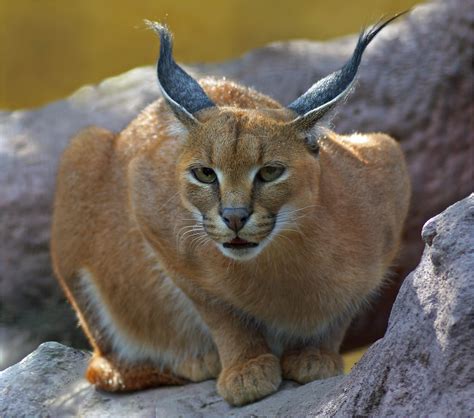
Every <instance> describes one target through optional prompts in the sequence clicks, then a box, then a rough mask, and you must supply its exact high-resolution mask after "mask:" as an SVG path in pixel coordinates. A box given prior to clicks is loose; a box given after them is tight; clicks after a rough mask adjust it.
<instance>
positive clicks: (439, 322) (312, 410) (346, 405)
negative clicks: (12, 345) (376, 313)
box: [0, 194, 474, 418]
mask: <svg viewBox="0 0 474 418" xmlns="http://www.w3.org/2000/svg"><path fill="white" fill-rule="evenodd" d="M423 240H424V242H425V244H426V245H425V251H424V254H423V258H422V261H421V263H420V265H419V266H418V267H417V269H416V270H415V271H414V272H413V273H412V274H410V275H409V277H408V278H407V280H405V282H404V283H403V285H402V288H401V290H400V292H399V294H398V297H397V300H396V302H395V305H394V307H393V311H392V314H391V316H390V322H389V327H388V330H387V333H386V335H385V337H384V338H383V339H381V340H379V341H378V342H376V343H375V344H374V345H373V346H372V347H371V348H370V349H369V350H368V351H367V352H366V354H365V355H364V357H363V358H362V360H361V361H360V362H359V363H358V364H357V365H356V366H355V367H354V368H353V369H352V371H351V372H350V373H349V374H348V375H347V376H339V377H335V378H331V379H326V380H321V381H316V382H312V383H309V384H307V385H304V386H300V385H297V384H295V383H293V382H284V384H283V385H282V387H281V388H280V390H279V391H278V392H277V393H276V394H274V395H272V396H270V397H268V398H265V399H263V400H261V401H259V402H256V403H254V404H251V405H247V406H244V407H241V408H232V407H230V406H229V405H228V404H226V402H225V401H224V400H222V399H221V398H220V397H219V396H218V395H217V393H216V390H215V382H214V381H207V382H203V383H199V384H190V385H185V386H179V387H164V388H158V389H152V390H147V391H142V392H136V393H130V394H121V395H118V394H109V393H103V392H98V391H96V390H94V388H93V387H92V386H91V385H89V384H88V383H87V382H86V381H85V380H84V378H83V375H84V371H85V368H86V364H87V360H88V359H89V358H90V354H89V353H88V352H85V351H81V350H77V349H73V348H68V347H65V346H63V345H61V344H58V343H53V342H50V343H44V344H42V345H41V346H40V347H39V348H38V349H37V350H36V351H34V352H33V353H32V354H30V355H29V356H28V357H26V358H25V359H24V360H23V361H21V362H20V363H18V364H16V365H14V366H12V367H10V368H8V369H6V370H4V371H3V372H0V397H1V398H0V416H2V417H5V418H9V417H18V416H88V417H116V416H137V417H141V416H157V417H168V416H192V417H201V416H341V417H346V416H472V415H473V413H474V286H473V284H474V283H473V272H474V194H473V195H471V196H469V197H468V198H466V199H464V200H462V201H461V202H459V203H456V204H455V205H453V206H451V207H450V208H448V209H447V210H446V211H445V212H443V213H442V214H441V215H439V216H437V217H435V218H433V219H431V220H430V221H429V222H428V223H427V224H426V225H425V227H424V228H423Z"/></svg>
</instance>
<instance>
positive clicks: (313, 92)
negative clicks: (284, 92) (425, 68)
mask: <svg viewBox="0 0 474 418" xmlns="http://www.w3.org/2000/svg"><path fill="white" fill-rule="evenodd" d="M405 13H406V12H403V13H399V14H397V15H395V16H393V17H391V18H390V19H387V20H381V21H380V22H379V23H377V24H375V25H374V26H373V27H372V28H370V29H369V30H367V31H363V32H362V33H361V34H360V36H359V40H358V42H357V45H356V47H355V49H354V52H353V54H352V57H351V58H350V60H349V61H348V62H347V63H346V64H345V65H344V66H343V67H342V68H341V69H340V70H337V71H335V72H334V73H332V74H330V75H328V76H327V77H325V78H323V79H321V80H319V81H318V82H317V83H315V84H313V85H312V86H311V87H310V88H309V90H308V91H307V92H306V93H304V94H303V95H302V96H300V97H299V98H298V99H296V100H295V101H294V102H292V103H291V104H290V105H288V109H291V110H293V111H294V112H295V113H297V114H298V115H299V116H298V117H297V119H296V120H299V123H302V124H306V125H308V126H310V125H312V124H314V123H315V122H316V121H317V120H319V119H320V118H321V117H322V116H323V115H324V114H326V113H327V112H328V111H329V110H331V109H332V108H333V107H334V106H335V105H336V104H337V103H338V102H339V101H340V100H341V99H342V98H344V96H345V95H346V94H347V93H348V92H349V91H350V89H351V86H352V83H353V82H354V79H355V76H356V74H357V70H358V68H359V64H360V62H361V59H362V54H363V53H364V51H365V49H366V48H367V46H368V45H369V43H370V42H371V41H372V39H374V37H375V36H376V35H377V34H378V33H379V32H380V31H381V30H382V29H383V28H384V27H385V26H387V25H388V24H389V23H390V22H392V21H393V20H394V19H396V18H398V17H399V16H401V15H402V14H405ZM302 119H305V120H302ZM296 120H295V121H296Z"/></svg>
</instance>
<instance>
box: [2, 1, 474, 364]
mask: <svg viewBox="0 0 474 418" xmlns="http://www.w3.org/2000/svg"><path fill="white" fill-rule="evenodd" d="M473 22H474V8H473V6H472V2H467V1H463V0H445V1H441V0H440V1H435V2H432V3H429V4H425V5H420V6H418V7H416V8H415V9H414V10H413V12H412V13H411V14H410V15H409V16H408V17H407V18H406V19H404V20H401V21H399V22H398V23H394V24H393V25H391V26H389V27H387V28H386V29H385V30H384V31H383V32H382V33H381V34H380V35H379V36H378V38H377V39H376V40H375V41H374V43H373V44H372V45H371V46H370V48H368V50H367V53H366V55H365V57H364V60H363V63H362V65H361V69H360V74H359V77H358V86H357V88H356V90H355V91H354V93H353V94H352V96H351V97H350V98H349V100H348V101H347V102H346V103H345V104H344V105H343V106H342V107H341V108H340V110H339V111H338V113H337V115H336V117H335V118H334V120H333V123H332V125H333V127H334V129H335V130H336V131H338V132H341V133H343V132H351V131H365V132H367V131H382V132H386V133H389V134H391V135H393V136H395V137H396V138H398V139H399V140H400V142H401V145H402V147H403V149H404V150H405V153H406V155H407V159H408V164H409V168H410V172H411V175H412V180H413V192H414V199H413V204H412V209H411V213H410V215H409V217H408V222H407V227H406V230H405V239H404V247H403V251H402V254H401V256H400V261H399V266H398V269H397V271H398V277H399V279H401V278H402V277H404V276H405V274H406V273H407V272H408V271H410V270H411V269H412V268H414V267H415V265H416V263H417V262H418V260H419V256H420V254H421V251H422V245H421V243H420V241H419V239H418V237H419V232H420V231H421V226H422V225H423V223H424V222H425V221H426V220H427V219H428V218H429V217H431V216H433V215H434V214H435V213H438V212H439V211H440V210H442V209H443V208H445V207H446V206H447V205H449V204H451V203H453V202H455V201H457V200H459V199H460V198H462V197H463V196H465V195H466V194H467V193H469V192H470V191H471V189H472V177H473V172H472V161H471V160H472V153H473V152H474V150H473V144H474V142H473V141H472V133H471V132H472V114H473V111H474V101H473V96H474V94H473V90H472V86H473V85H474V76H473V72H472V63H471V61H472V54H471V46H472V44H473V42H474V24H473ZM354 44H355V38H354V37H348V38H344V39H340V40H336V41H331V42H325V43H319V42H309V41H292V42H284V43H276V44H272V45H270V46H267V47H264V48H261V49H257V50H255V51H253V52H251V53H249V54H247V55H245V56H243V57H242V58H240V59H238V60H235V61H231V62H227V63H224V64H221V65H203V66H195V67H192V68H191V72H193V73H194V74H195V75H203V74H212V75H217V76H227V77H229V78H233V79H236V80H237V81H240V82H242V83H244V84H247V85H251V86H254V87H255V88H257V89H259V90H261V91H263V92H265V93H268V94H270V95H272V96H273V97H275V98H276V99H278V100H280V101H282V102H283V103H288V102H290V101H291V100H292V99H294V98H295V97H297V96H298V95H299V94H301V93H302V92H303V91H305V90H306V89H307V88H308V87H309V86H310V85H311V84H312V83H313V82H314V81H315V80H317V79H319V78H321V77H322V76H324V75H326V74H328V73H329V72H331V71H333V70H335V69H336V68H339V67H340V66H341V65H342V64H343V62H344V61H345V60H346V59H347V58H348V56H349V55H350V54H351V52H352V49H353V47H354ZM156 97H158V89H157V87H156V81H155V71H154V69H153V68H151V67H146V68H139V69H135V70H132V71H130V72H128V73H126V74H124V75H122V76H119V77H114V78H111V79H108V80H105V81H104V82H102V83H101V84H99V85H98V86H87V87H84V88H82V89H80V90H79V91H78V92H77V93H75V94H74V95H73V96H71V97H70V98H68V99H66V100H62V101H59V102H55V103H53V104H50V105H48V106H45V107H43V108H40V109H35V110H28V111H15V112H0V167H1V170H0V184H1V185H2V187H0V225H1V227H0V242H1V243H2V245H1V246H0V294H1V295H2V304H1V306H0V318H1V325H2V327H5V328H9V327H10V328H14V330H13V331H11V332H13V333H20V334H22V335H23V334H25V333H26V334H28V336H27V341H28V344H35V345H37V344H38V343H39V342H41V341H45V340H48V339H60V340H61V341H62V342H64V343H66V344H74V345H75V346H85V345H84V344H85V342H84V340H83V339H82V334H81V333H80V331H78V329H77V327H76V320H75V318H74V316H73V315H72V313H71V310H70V309H69V307H68V306H67V305H66V303H65V301H64V297H63V295H62V292H61V291H60V289H59V287H58V286H57V284H56V282H55V280H54V279H53V278H52V272H51V267H50V260H49V253H48V242H49V230H50V216H51V205H52V196H53V190H54V176H55V172H56V166H57V162H58V158H59V155H60V154H61V152H62V150H63V149H64V147H65V146H66V144H67V142H68V140H69V138H70V137H71V136H72V135H73V134H74V133H75V132H77V131H78V130H79V129H81V128H83V127H84V126H86V125H90V124H97V125H99V126H103V127H106V128H108V129H112V130H116V131H117V130H120V129H122V128H123V127H124V126H125V125H126V124H127V123H128V122H129V121H130V120H131V119H133V118H134V117H135V115H136V114H137V113H138V112H139V111H140V110H141V109H142V108H143V107H144V106H145V105H147V104H148V103H150V102H151V101H153V100H154V99H156ZM399 281H400V280H399ZM394 283H395V286H392V287H391V288H389V289H388V290H387V291H386V292H385V295H386V297H385V298H383V299H382V301H381V302H380V303H379V304H378V305H377V306H376V308H375V309H374V310H373V313H372V314H370V313H369V314H370V317H369V319H365V320H361V321H359V322H358V323H356V324H355V325H354V327H353V328H352V330H353V332H352V334H351V338H352V345H354V344H363V343H366V342H367V341H371V340H372V341H373V340H374V338H378V337H380V336H381V335H382V334H383V331H384V329H385V325H386V320H387V317H388V312H389V310H390V306H391V301H392V300H393V298H394V296H395V294H396V291H397V289H398V284H397V283H398V282H397V281H394ZM25 338H26V337H25ZM22 339H23V337H22ZM22 339H19V338H15V339H12V340H11V341H10V340H9V341H6V342H3V346H1V347H0V350H8V351H9V352H10V353H15V354H16V355H17V357H16V358H15V357H14V356H9V359H10V361H16V360H18V359H19V358H21V357H23V356H24V355H25V354H26V351H25V349H24V348H23V347H26V345H25V344H19V343H18V344H17V345H15V344H14V341H20V340H22ZM0 363H2V359H0ZM4 363H5V361H4ZM4 365H6V364H4ZM0 368H1V365H0Z"/></svg>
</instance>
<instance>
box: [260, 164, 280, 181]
mask: <svg viewBox="0 0 474 418" xmlns="http://www.w3.org/2000/svg"><path fill="white" fill-rule="evenodd" d="M284 171H285V167H282V166H281V165H266V166H264V167H262V168H261V169H260V170H259V171H258V174H257V176H258V178H259V179H260V180H262V181H264V182H267V183H268V182H270V181H274V180H276V179H277V178H278V177H280V176H281V175H282V174H283V172H284Z"/></svg>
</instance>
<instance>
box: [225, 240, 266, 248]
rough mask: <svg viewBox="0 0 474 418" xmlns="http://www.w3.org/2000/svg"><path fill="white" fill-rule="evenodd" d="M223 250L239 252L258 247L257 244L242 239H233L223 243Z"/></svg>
mask: <svg viewBox="0 0 474 418" xmlns="http://www.w3.org/2000/svg"><path fill="white" fill-rule="evenodd" d="M223 245H224V248H232V249H234V250H241V249H244V248H254V247H258V243H256V242H250V241H246V240H244V239H242V238H238V237H237V238H234V239H233V240H232V241H229V242H224V244H223Z"/></svg>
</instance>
